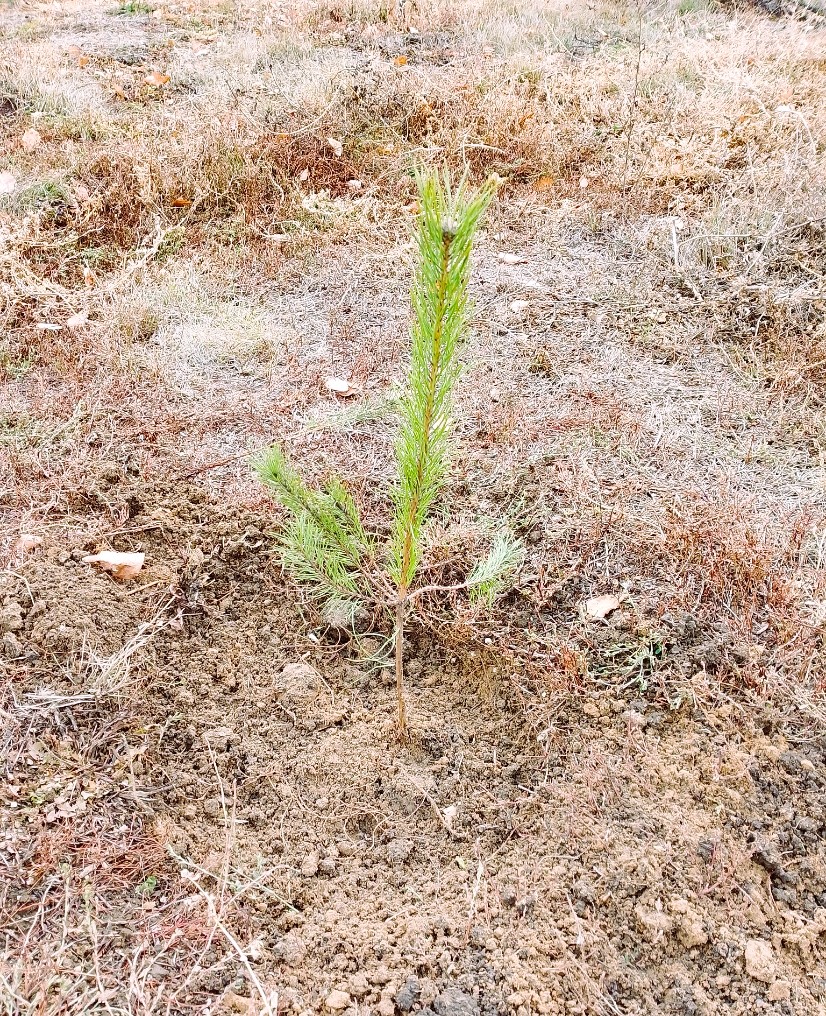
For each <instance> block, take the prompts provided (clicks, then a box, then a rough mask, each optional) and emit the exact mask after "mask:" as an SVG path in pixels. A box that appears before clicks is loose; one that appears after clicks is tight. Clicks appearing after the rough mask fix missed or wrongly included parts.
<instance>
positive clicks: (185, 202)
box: [172, 198, 192, 208]
mask: <svg viewBox="0 0 826 1016" xmlns="http://www.w3.org/2000/svg"><path fill="white" fill-rule="evenodd" d="M191 204H192V202H191V201H190V200H189V198H175V200H174V201H173V202H172V207H173V208H189V206H190V205H191Z"/></svg>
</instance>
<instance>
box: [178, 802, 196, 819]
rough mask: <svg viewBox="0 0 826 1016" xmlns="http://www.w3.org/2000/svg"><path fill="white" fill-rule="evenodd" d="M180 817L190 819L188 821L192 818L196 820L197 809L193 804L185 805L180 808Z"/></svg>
mask: <svg viewBox="0 0 826 1016" xmlns="http://www.w3.org/2000/svg"><path fill="white" fill-rule="evenodd" d="M181 815H182V816H183V817H184V818H186V819H190V820H191V819H193V818H197V817H198V809H197V807H196V806H195V805H194V804H192V802H190V803H189V804H185V805H184V806H183V808H181Z"/></svg>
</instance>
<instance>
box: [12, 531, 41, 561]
mask: <svg viewBox="0 0 826 1016" xmlns="http://www.w3.org/2000/svg"><path fill="white" fill-rule="evenodd" d="M42 542H43V537H42V536H33V535H32V534H31V533H21V534H20V535H19V536H18V537H17V539H16V540H15V541H14V546H13V547H12V553H13V555H14V556H15V557H25V556H26V554H29V553H30V552H31V551H33V550H34V549H35V547H39V546H40V544H41V543H42Z"/></svg>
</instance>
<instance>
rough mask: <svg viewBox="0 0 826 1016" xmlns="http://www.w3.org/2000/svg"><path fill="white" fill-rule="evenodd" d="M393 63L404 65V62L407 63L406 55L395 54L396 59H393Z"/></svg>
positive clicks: (399, 65) (398, 65)
mask: <svg viewBox="0 0 826 1016" xmlns="http://www.w3.org/2000/svg"><path fill="white" fill-rule="evenodd" d="M393 63H394V64H395V65H396V66H397V67H404V66H405V64H406V63H407V57H406V56H397V57H396V59H395V60H394V61H393Z"/></svg>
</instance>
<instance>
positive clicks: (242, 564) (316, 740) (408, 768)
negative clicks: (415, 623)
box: [2, 487, 826, 1016]
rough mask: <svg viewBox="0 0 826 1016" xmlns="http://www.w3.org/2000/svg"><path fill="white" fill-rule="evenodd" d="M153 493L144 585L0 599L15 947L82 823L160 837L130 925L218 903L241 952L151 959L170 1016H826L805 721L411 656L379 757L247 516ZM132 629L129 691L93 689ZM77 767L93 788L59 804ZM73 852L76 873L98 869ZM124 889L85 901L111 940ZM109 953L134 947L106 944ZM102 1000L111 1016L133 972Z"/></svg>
mask: <svg viewBox="0 0 826 1016" xmlns="http://www.w3.org/2000/svg"><path fill="white" fill-rule="evenodd" d="M144 500H145V501H146V502H147V503H148V504H149V507H145V506H141V509H140V510H139V511H137V512H136V513H135V514H134V516H133V517H132V518H131V519H129V520H128V522H127V523H126V524H125V526H124V528H125V529H128V530H129V539H130V541H132V545H134V543H138V544H139V545H140V546H141V548H142V549H144V550H145V551H146V552H147V568H146V570H145V571H144V572H143V573H142V574H141V576H140V580H139V581H138V582H137V583H134V584H132V585H126V586H122V585H119V584H117V583H115V582H114V581H112V580H111V579H110V578H108V577H106V576H102V575H99V574H93V573H92V572H91V571H90V569H89V566H88V565H86V564H84V563H82V561H81V560H80V558H81V557H82V556H83V554H84V553H85V552H86V551H87V550H88V549H89V548H88V547H85V546H81V545H78V546H71V540H69V541H68V542H66V541H64V542H63V543H61V544H60V545H59V546H58V545H57V544H56V543H54V544H50V543H49V542H47V543H46V544H44V546H42V547H40V548H38V549H37V550H35V551H34V552H32V554H31V555H30V556H29V558H28V560H27V561H26V562H25V563H23V564H22V565H20V566H19V568H18V569H17V575H12V574H5V575H4V576H3V583H4V585H3V597H4V599H3V613H2V619H3V625H4V629H5V634H4V636H3V638H4V643H3V645H4V652H5V654H6V658H7V659H9V660H10V661H11V662H12V664H13V665H14V666H15V667H16V668H17V669H16V674H17V676H16V679H15V680H14V681H13V683H12V686H11V688H12V690H13V693H14V700H13V704H10V705H9V706H8V716H9V717H11V716H12V715H13V714H15V710H17V711H18V716H19V717H20V716H24V715H25V717H26V718H27V720H26V723H25V724H22V725H21V726H18V728H17V730H18V734H19V737H20V738H21V740H20V742H19V743H18V744H17V745H15V746H14V749H13V750H10V751H9V753H8V757H7V768H8V772H7V776H8V785H9V786H13V787H14V788H15V789H14V794H13V795H11V794H7V795H6V798H7V800H6V807H5V810H4V812H3V823H4V829H5V835H6V843H7V851H6V855H5V856H6V857H7V860H8V861H9V869H8V874H9V877H10V883H9V885H8V886H7V889H6V893H5V902H6V905H7V907H8V908H9V909H8V914H7V922H8V923H7V926H8V927H10V928H11V927H12V926H14V925H16V923H17V922H19V921H20V920H25V919H26V917H27V915H31V913H32V912H33V908H35V905H36V904H38V905H40V906H41V907H42V905H43V902H44V901H45V900H46V899H47V898H48V897H49V895H50V893H54V891H55V883H54V880H53V870H52V872H51V873H48V866H44V864H43V849H44V848H43V843H44V842H46V840H48V841H49V842H50V843H52V844H54V842H55V839H56V838H57V839H59V837H60V836H61V835H62V836H63V837H64V839H63V840H62V841H61V842H62V843H63V848H62V849H63V856H62V857H61V848H55V854H56V856H55V857H54V862H55V864H56V865H58V866H59V865H60V864H62V865H63V868H64V869H66V868H67V867H68V868H71V865H72V863H78V862H77V854H74V855H73V854H72V851H71V849H70V846H71V839H72V832H71V830H72V828H73V824H74V823H77V822H79V821H83V822H86V823H90V825H89V828H92V827H94V828H97V830H98V832H99V833H101V834H102V835H104V837H105V836H106V835H107V829H108V830H109V832H111V831H112V829H113V828H119V829H120V828H122V829H126V828H127V827H128V828H129V829H130V834H129V835H130V837H131V839H132V841H133V842H135V843H137V842H138V839H140V837H143V839H142V840H141V842H145V841H146V842H149V841H151V843H152V844H153V847H152V850H148V849H146V850H145V851H144V855H142V856H143V857H144V861H143V862H142V863H143V864H144V868H145V870H144V871H143V872H142V880H141V881H140V886H139V887H137V888H140V891H141V893H142V894H143V897H145V898H142V900H141V902H140V908H139V909H140V913H142V914H143V915H144V916H146V914H147V913H148V914H150V915H151V913H152V910H153V907H157V908H158V913H159V914H161V913H162V914H164V915H166V916H165V920H166V921H167V926H168V922H169V919H170V912H169V907H170V905H171V904H170V902H169V901H170V900H174V899H175V898H177V896H180V894H181V893H180V888H181V885H182V884H194V885H195V886H196V887H198V888H197V892H198V893H200V894H201V895H203V896H204V898H211V899H212V900H213V901H214V900H215V899H219V900H220V899H223V898H224V896H226V897H232V900H233V909H232V911H231V913H230V912H229V911H228V912H227V916H226V918H225V920H224V926H225V928H226V931H227V932H229V933H230V934H233V932H232V930H231V929H232V928H234V929H235V931H234V935H235V941H236V943H239V944H241V945H242V947H243V948H242V952H243V953H244V959H243V960H242V959H241V958H239V956H238V955H237V954H236V951H235V950H234V949H233V948H230V947H229V946H228V945H227V941H228V939H227V940H226V941H225V939H224V937H222V936H221V935H213V936H212V937H210V938H209V939H208V941H207V945H208V949H207V950H206V951H205V952H204V953H203V955H201V957H200V961H199V962H198V963H197V964H195V965H194V966H192V967H189V968H187V969H186V970H184V969H182V968H180V967H177V966H176V963H175V962H174V960H173V956H174V953H173V952H170V953H169V954H168V956H167V957H166V958H164V956H163V955H160V956H159V957H158V958H157V960H156V961H155V962H154V963H153V964H152V966H151V969H149V971H148V973H147V980H146V982H145V986H146V985H149V986H150V987H153V990H160V991H166V992H167V996H164V997H170V996H171V995H172V992H174V991H177V992H178V997H173V998H172V1001H171V1002H170V1003H169V1004H170V1007H171V1008H170V1010H169V1011H171V1012H189V1011H193V1010H192V1008H191V1006H193V1005H196V1004H197V1005H198V1006H200V1007H201V1008H200V1010H199V1011H215V1012H218V1011H248V1012H260V1011H266V1010H265V1009H262V1008H261V1007H262V1000H261V997H260V992H259V990H258V988H257V987H256V985H255V983H254V980H253V978H252V977H251V973H252V974H254V975H255V977H256V978H257V979H258V983H259V984H260V985H261V986H262V987H263V988H264V989H265V991H266V992H275V993H277V1009H278V1011H279V1012H282V1011H283V1012H286V1011H295V1012H297V1013H309V1012H317V1011H344V1012H345V1013H348V1014H353V1016H355V1014H356V1013H367V1012H377V1013H380V1014H382V1016H392V1014H394V1013H396V1012H402V1013H405V1012H409V1011H413V1012H417V1011H422V1012H424V1013H425V1014H426V1016H430V1012H431V1011H433V1012H435V1013H437V1014H438V1016H472V1014H474V1013H483V1014H491V1013H515V1014H517V1016H527V1014H528V1013H689V1014H691V1013H709V1014H711V1013H723V1012H725V1013H754V1012H766V1013H778V1014H779V1013H783V1014H790V1013H799V1014H803V1013H815V1012H824V1011H826V1003H824V999H826V966H825V965H824V956H825V955H826V954H825V953H824V943H826V939H824V937H823V933H824V932H826V867H824V861H825V860H826V854H825V853H824V839H823V837H824V831H826V819H824V807H823V806H824V788H826V742H824V738H823V736H822V733H821V732H819V731H818V730H817V729H816V728H814V727H813V726H812V724H810V723H808V722H806V721H805V720H804V719H803V718H801V717H799V716H795V715H794V713H793V712H792V711H790V710H785V711H781V710H780V709H779V708H778V706H776V705H772V703H770V702H763V704H762V705H761V706H759V707H757V708H755V706H754V703H753V702H748V703H747V702H746V699H745V692H744V693H743V695H741V696H739V697H738V696H733V697H727V696H726V695H724V694H723V693H722V691H720V692H719V693H718V694H717V695H715V696H710V695H709V694H708V689H707V688H702V689H701V688H700V687H699V686H697V687H696V688H694V689H692V687H691V685H690V682H689V684H688V686H687V687H684V688H683V693H682V695H681V696H679V697H677V698H676V699H672V700H671V701H664V700H663V698H662V695H661V694H660V692H658V691H657V690H656V687H655V686H654V685H651V686H649V687H646V686H645V685H644V684H643V685H641V686H638V687H636V688H628V687H624V688H623V687H621V686H620V685H619V684H617V685H616V686H614V687H611V686H610V685H609V684H608V683H606V682H605V681H603V682H602V685H601V686H600V687H597V686H596V685H595V684H593V683H586V684H585V686H584V687H582V688H581V689H579V690H578V692H577V693H576V694H572V693H569V692H565V691H561V690H559V687H558V686H557V687H556V689H554V687H553V686H552V685H550V684H549V685H548V686H547V687H545V688H542V687H540V686H538V685H536V684H535V683H534V684H530V683H529V682H527V680H522V679H517V678H516V677H515V676H513V677H505V678H503V679H500V680H499V682H498V683H497V682H492V681H491V680H490V678H489V675H487V676H486V678H485V680H484V681H481V680H480V679H479V675H478V674H475V673H474V668H473V660H472V658H470V657H467V658H463V659H456V658H455V657H451V656H450V655H449V650H446V649H445V648H444V647H443V646H442V645H440V643H439V641H438V640H437V639H436V638H434V637H425V635H424V634H422V633H419V636H418V638H417V639H414V655H413V658H412V659H411V661H410V663H409V667H408V679H409V698H410V709H411V713H412V724H413V729H414V737H413V741H412V743H411V744H409V745H399V744H398V743H397V742H396V740H395V738H394V734H393V710H394V694H393V689H392V687H391V686H390V682H389V680H388V677H389V675H387V674H386V673H385V672H383V671H381V670H380V669H378V668H373V669H371V667H370V666H369V665H367V664H365V662H364V647H362V651H361V654H358V653H356V652H355V651H353V650H351V649H350V648H348V647H347V646H346V645H335V644H333V643H332V642H331V641H330V639H329V636H327V637H325V636H324V635H323V634H322V635H321V637H320V638H319V640H318V641H317V642H316V643H313V642H312V641H311V640H308V639H307V638H306V634H303V633H305V632H306V630H307V626H306V622H302V618H301V612H300V607H299V605H298V604H297V603H296V602H295V600H294V598H293V597H292V595H291V594H289V590H287V589H286V588H285V587H284V585H283V583H282V580H281V579H280V577H279V575H278V574H277V571H275V570H274V569H273V566H272V564H271V561H270V558H269V550H270V541H269V539H268V537H267V535H266V529H267V525H266V522H267V520H266V517H264V516H262V515H260V514H256V513H255V512H251V511H245V510H240V509H239V510H238V511H234V512H227V511H226V509H224V508H221V507H220V506H218V505H216V504H213V503H210V502H209V501H208V500H206V499H205V497H204V495H203V494H202V493H200V492H198V491H197V490H196V489H194V488H192V489H184V490H180V489H179V490H175V489H174V488H171V487H170V488H165V489H162V490H157V491H155V492H154V493H153V494H152V495H151V496H150V497H149V498H145V499H144ZM19 576H22V578H20V577H19ZM24 580H25V581H24ZM159 608H161V609H159ZM156 617H159V618H160V619H161V622H163V623H162V624H160V625H159V624H157V623H155V622H153V621H152V619H153V618H156ZM142 625H143V627H141V626H142ZM136 632H143V633H144V634H146V633H147V632H148V633H149V634H148V636H147V639H146V644H145V645H142V646H133V648H134V649H135V652H134V654H133V655H132V657H131V661H130V662H131V664H132V666H131V669H130V670H129V671H128V672H127V671H126V669H125V668H124V667H114V666H113V665H112V661H113V659H115V657H113V656H112V654H117V652H118V651H119V650H122V649H123V647H124V645H129V644H130V643H129V638H130V636H134V635H135V633H136ZM676 652H677V654H679V646H678V647H677V649H676ZM67 660H68V661H70V663H69V665H66V661H67ZM96 681H97V682H98V683H97V685H95V682H96ZM104 681H109V682H110V688H114V691H113V693H112V694H106V693H105V688H104V686H103V683H102V682H104ZM95 688H96V689H97V694H96V695H92V696H90V697H89V699H88V700H85V699H84V694H86V693H87V692H89V691H90V689H92V690H95ZM44 689H48V690H49V691H50V692H51V693H53V694H52V697H51V699H50V698H49V696H46V695H44ZM641 689H642V690H641ZM34 692H39V693H40V694H39V696H36V695H35V696H33V694H32V693H34ZM71 696H74V697H75V698H74V699H72V698H71ZM49 701H50V702H51V706H47V705H46V703H47V702H49ZM56 703H57V704H56ZM27 710H28V711H27ZM527 715H530V716H531V723H530V724H529V723H528V722H527V720H526V716H527ZM540 715H541V716H542V717H543V725H541V726H538V725H537V722H536V718H537V716H540ZM107 722H108V723H109V724H110V725H111V726H113V727H117V737H116V738H115V740H113V741H112V742H111V744H112V745H114V747H110V748H107V749H106V750H105V751H102V750H101V749H99V748H96V743H102V741H103V737H102V735H101V733H100V731H101V730H105V729H106V727H107ZM95 732H97V733H95ZM95 737H97V738H98V741H97V742H96V741H95ZM32 745H34V748H32V747H31V746H32ZM26 746H28V747H26ZM70 750H71V752H74V757H75V758H77V759H82V760H84V765H85V766H86V768H85V769H84V768H83V766H81V765H80V763H79V762H78V767H79V768H78V772H80V773H81V775H80V776H79V777H78V778H77V779H75V780H74V781H73V782H72V781H68V782H67V781H66V780H65V779H64V784H65V785H60V786H58V783H59V781H60V779H61V776H60V771H59V770H57V771H56V768H55V765H54V753H55V752H58V753H59V752H63V755H64V756H66V753H67V752H70ZM89 767H91V769H90V768H89ZM83 773H85V775H83ZM49 780H51V781H52V782H51V784H50V783H49ZM107 780H109V781H110V783H107V782H106V781H107ZM55 781H57V782H55ZM44 786H50V787H51V791H50V792H48V793H44V792H43V787H44ZM104 786H106V787H107V788H108V789H107V790H106V791H105V792H104V791H103V790H102V789H101V788H102V787H104ZM119 794H120V795H126V796H125V797H123V796H121V797H118V795H119ZM116 798H117V799H118V800H119V801H120V811H118V812H117V814H115V813H114V812H113V810H112V809H113V801H115V799H116ZM124 801H125V802H126V803H125V804H124ZM79 816H80V817H79ZM107 823H120V825H113V826H112V827H111V828H109V827H108V826H107ZM24 843H25V844H28V846H26V847H25V848H24V846H22V844H24ZM38 844H39V846H38ZM13 848H14V849H13ZM15 850H16V854H15V852H14V851H15ZM153 851H154V852H153ZM84 856H85V858H86V862H87V867H89V865H91V867H89V870H88V871H87V870H86V869H85V868H84V872H85V877H86V878H87V880H90V879H92V880H94V879H95V878H97V877H98V875H101V877H102V874H103V873H104V872H105V871H106V870H107V869H106V865H107V864H108V865H109V869H108V870H110V871H111V868H112V859H111V855H110V856H109V857H108V860H107V856H106V855H104V856H102V857H101V856H100V855H95V858H92V860H91V861H90V859H89V856H87V855H84ZM15 857H16V859H17V862H18V863H17V864H16V865H15V864H14V863H12V862H13V861H14V858H15ZM95 865H97V866H98V867H97V868H95ZM101 866H102V867H101ZM92 869H95V873H92V874H90V872H92ZM182 869H183V873H184V881H183V882H182V880H181V871H182ZM190 876H191V877H193V878H194V879H195V882H194V883H192V882H191V878H190ZM66 877H67V878H68V877H69V875H68V874H67V876H66ZM187 878H190V880H189V882H187V881H186V879H187ZM152 880H154V881H152ZM135 891H136V886H135V885H131V886H130V885H118V886H113V887H112V888H110V889H109V890H107V891H106V892H104V893H103V898H104V899H105V901H106V912H107V914H108V918H107V920H108V922H109V923H110V924H111V922H112V921H113V920H115V919H116V918H117V915H120V917H121V920H123V918H124V917H128V914H129V913H130V907H131V908H134V906H135V895H134V894H135ZM107 893H108V895H107ZM156 901H157V902H156ZM198 901H199V897H198V896H194V897H193V896H192V895H190V896H184V901H183V903H182V904H181V906H182V907H184V908H185V907H186V906H188V907H189V908H190V910H192V908H193V907H194V906H195V905H196V904H197V903H198ZM219 909H220V908H219ZM210 913H213V911H210ZM202 916H203V915H202ZM208 916H209V915H206V916H203V920H204V921H205V922H206V924H208V923H209V922H208ZM104 926H106V925H105V922H104ZM155 932H156V934H157V932H158V928H155ZM90 934H91V931H90V928H89V927H86V928H85V930H84V929H81V930H80V931H78V932H76V935H77V936H78V939H79V941H82V940H83V939H84V935H85V936H89V935H90ZM98 934H100V933H98ZM247 943H250V944H249V946H247ZM130 947H131V946H130V938H129V933H128V931H127V932H123V933H122V934H121V938H120V940H119V943H117V944H115V945H111V946H109V947H108V948H111V949H114V950H115V951H117V950H118V949H120V950H122V951H123V952H124V954H128V952H129V949H130ZM77 955H80V956H81V957H82V956H83V955H84V950H83V948H80V947H79V948H78V951H77V953H76V955H75V958H76V959H77ZM113 976H115V975H113ZM109 987H110V989H111V994H110V995H108V996H107V997H108V998H109V999H110V1000H112V1001H113V1004H114V1001H115V1000H116V1001H117V1003H118V1004H126V1001H127V999H128V998H129V997H130V996H129V992H130V990H131V989H130V988H129V986H128V984H127V983H126V979H125V978H124V979H123V980H121V981H119V980H118V978H117V976H115V980H114V983H112V984H111V985H109ZM273 997H274V996H273ZM68 998H69V995H68V994H67V999H68ZM67 1005H68V1003H67ZM204 1006H206V1007H207V1008H203V1007H204ZM11 1011H13V1010H11ZM67 1011H74V1010H73V1009H72V1008H71V1006H68V1007H67Z"/></svg>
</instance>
